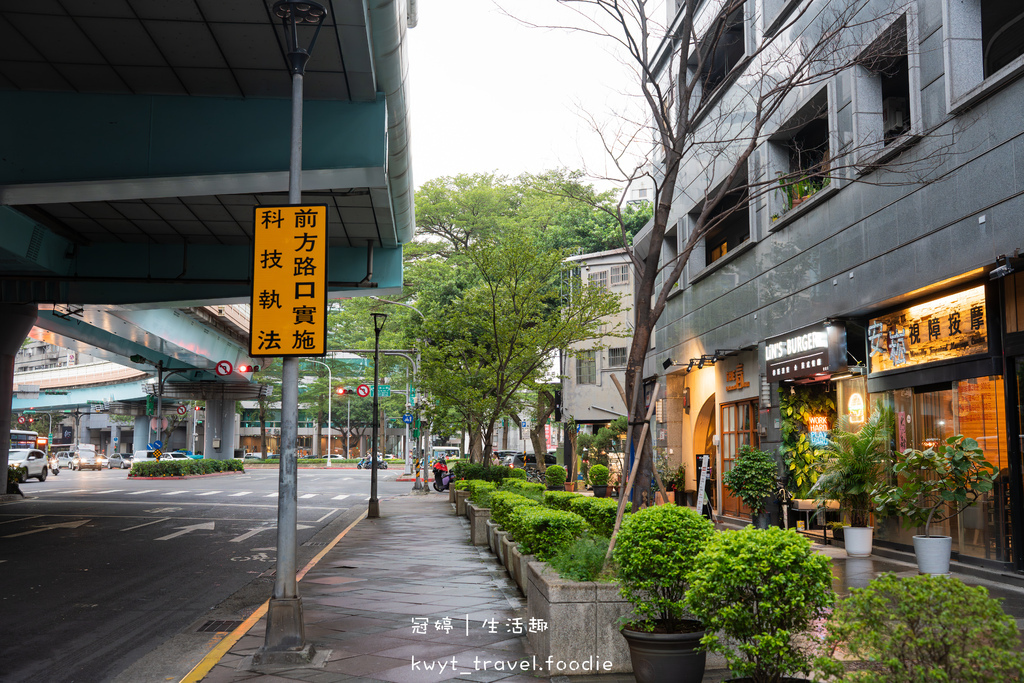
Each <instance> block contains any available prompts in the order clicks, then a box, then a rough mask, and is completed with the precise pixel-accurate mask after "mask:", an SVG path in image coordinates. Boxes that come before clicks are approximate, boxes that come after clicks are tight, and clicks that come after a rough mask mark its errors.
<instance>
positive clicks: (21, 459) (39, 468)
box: [7, 448, 50, 483]
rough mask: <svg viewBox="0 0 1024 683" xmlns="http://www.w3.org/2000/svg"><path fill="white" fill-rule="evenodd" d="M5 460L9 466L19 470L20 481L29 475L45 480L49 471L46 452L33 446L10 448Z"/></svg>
mask: <svg viewBox="0 0 1024 683" xmlns="http://www.w3.org/2000/svg"><path fill="white" fill-rule="evenodd" d="M7 462H8V465H9V466H10V467H14V468H16V469H20V470H21V475H20V476H19V478H18V481H19V482H22V483H24V481H25V480H26V479H28V478H29V477H35V478H36V479H38V480H39V481H46V475H47V474H49V473H50V470H49V467H48V460H47V457H46V454H45V453H43V452H42V451H40V450H36V449H35V448H12V449H11V450H10V452H9V454H8V456H7Z"/></svg>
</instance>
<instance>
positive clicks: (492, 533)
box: [484, 519, 501, 555]
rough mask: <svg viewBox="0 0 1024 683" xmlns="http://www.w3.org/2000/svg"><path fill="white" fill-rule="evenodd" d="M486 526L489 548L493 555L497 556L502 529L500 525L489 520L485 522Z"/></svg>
mask: <svg viewBox="0 0 1024 683" xmlns="http://www.w3.org/2000/svg"><path fill="white" fill-rule="evenodd" d="M484 526H485V527H487V547H488V548H490V549H491V552H492V553H494V554H495V555H497V554H498V550H497V548H498V544H497V540H498V529H500V528H501V527H500V526H498V523H497V522H495V521H494V520H493V519H488V520H487V521H486V522H484Z"/></svg>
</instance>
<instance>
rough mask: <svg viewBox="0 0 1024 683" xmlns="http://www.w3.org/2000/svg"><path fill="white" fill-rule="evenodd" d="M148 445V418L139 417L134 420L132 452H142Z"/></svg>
mask: <svg viewBox="0 0 1024 683" xmlns="http://www.w3.org/2000/svg"><path fill="white" fill-rule="evenodd" d="M148 444H149V418H148V417H146V416H145V415H139V416H138V417H136V418H135V431H134V432H133V433H132V452H133V453H134V452H135V451H144V450H146V446H147V445H148Z"/></svg>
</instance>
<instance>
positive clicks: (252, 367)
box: [238, 364, 260, 372]
mask: <svg viewBox="0 0 1024 683" xmlns="http://www.w3.org/2000/svg"><path fill="white" fill-rule="evenodd" d="M238 371H239V372H259V371H260V366H258V365H245V364H242V365H239V366H238Z"/></svg>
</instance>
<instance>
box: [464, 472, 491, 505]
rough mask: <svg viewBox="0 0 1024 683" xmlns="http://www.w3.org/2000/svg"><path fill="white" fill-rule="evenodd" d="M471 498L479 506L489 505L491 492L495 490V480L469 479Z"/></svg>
mask: <svg viewBox="0 0 1024 683" xmlns="http://www.w3.org/2000/svg"><path fill="white" fill-rule="evenodd" d="M467 488H469V500H470V502H471V503H473V505H476V506H477V507H488V505H489V503H490V498H491V494H492V493H494V491H495V486H494V484H493V482H489V481H480V480H479V479H471V480H470V481H469V486H468V487H467Z"/></svg>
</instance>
